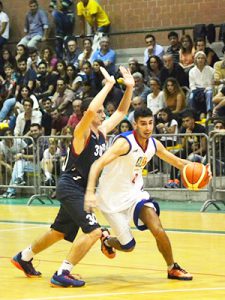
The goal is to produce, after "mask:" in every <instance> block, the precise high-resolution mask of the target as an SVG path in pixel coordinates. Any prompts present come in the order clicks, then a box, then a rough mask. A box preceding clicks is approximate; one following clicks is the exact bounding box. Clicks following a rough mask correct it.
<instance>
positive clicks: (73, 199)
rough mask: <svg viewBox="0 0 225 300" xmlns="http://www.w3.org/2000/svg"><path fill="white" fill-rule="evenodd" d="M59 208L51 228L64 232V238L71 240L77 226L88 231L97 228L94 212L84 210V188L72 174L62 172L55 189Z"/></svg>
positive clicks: (75, 233) (76, 230) (73, 237)
mask: <svg viewBox="0 0 225 300" xmlns="http://www.w3.org/2000/svg"><path fill="white" fill-rule="evenodd" d="M56 195H57V199H58V200H59V201H60V209H59V212H58V215H57V216H56V218H55V221H54V223H53V224H52V225H51V228H53V229H55V230H56V231H59V232H62V233H64V234H65V240H67V241H70V242H73V240H74V239H75V237H76V235H77V233H78V230H79V228H81V229H82V231H83V232H84V233H89V232H92V231H93V230H95V229H96V228H99V227H100V225H99V224H98V222H97V220H96V217H95V214H93V213H87V212H85V211H84V195H85V188H84V187H82V186H80V185H78V184H77V183H76V182H75V180H74V179H73V177H72V176H70V175H67V174H63V175H62V176H61V178H60V179H59V182H58V184H57V189H56Z"/></svg>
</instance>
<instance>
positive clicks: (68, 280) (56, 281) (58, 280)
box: [50, 270, 85, 288]
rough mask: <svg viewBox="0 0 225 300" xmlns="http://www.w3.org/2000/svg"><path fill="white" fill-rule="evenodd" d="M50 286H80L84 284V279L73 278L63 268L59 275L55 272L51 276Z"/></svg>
mask: <svg viewBox="0 0 225 300" xmlns="http://www.w3.org/2000/svg"><path fill="white" fill-rule="evenodd" d="M50 283H51V286H53V287H64V288H68V287H81V286H83V285H85V281H83V280H81V278H80V277H79V278H75V277H74V276H73V275H71V274H70V272H69V271H67V270H63V272H62V274H61V275H57V272H56V273H55V274H54V275H53V276H52V278H51V282H50Z"/></svg>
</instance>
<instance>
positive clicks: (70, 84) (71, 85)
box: [66, 64, 77, 92]
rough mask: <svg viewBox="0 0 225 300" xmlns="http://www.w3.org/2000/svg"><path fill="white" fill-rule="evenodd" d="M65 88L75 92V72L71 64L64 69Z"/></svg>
mask: <svg viewBox="0 0 225 300" xmlns="http://www.w3.org/2000/svg"><path fill="white" fill-rule="evenodd" d="M66 76H67V88H68V89H70V90H72V91H74V92H75V91H76V76H77V70H76V68H75V67H74V65H73V64H68V65H67V67H66Z"/></svg>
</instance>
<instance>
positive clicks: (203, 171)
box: [181, 163, 209, 191]
mask: <svg viewBox="0 0 225 300" xmlns="http://www.w3.org/2000/svg"><path fill="white" fill-rule="evenodd" d="M181 179H182V183H183V185H184V186H185V187H186V188H188V189H190V190H194V191H197V190H199V189H202V188H204V187H205V186H206V185H207V184H208V183H209V175H208V166H205V165H203V164H201V163H190V164H187V165H186V166H185V167H184V168H183V171H182V174H181Z"/></svg>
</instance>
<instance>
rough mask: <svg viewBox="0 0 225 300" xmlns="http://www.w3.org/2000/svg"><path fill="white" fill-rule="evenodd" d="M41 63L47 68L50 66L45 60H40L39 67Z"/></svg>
mask: <svg viewBox="0 0 225 300" xmlns="http://www.w3.org/2000/svg"><path fill="white" fill-rule="evenodd" d="M40 65H45V67H46V68H47V67H48V65H47V63H46V62H45V61H44V60H42V61H40V62H39V64H38V67H39V66H40Z"/></svg>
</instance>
